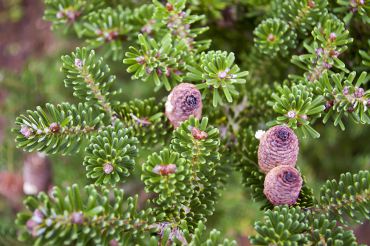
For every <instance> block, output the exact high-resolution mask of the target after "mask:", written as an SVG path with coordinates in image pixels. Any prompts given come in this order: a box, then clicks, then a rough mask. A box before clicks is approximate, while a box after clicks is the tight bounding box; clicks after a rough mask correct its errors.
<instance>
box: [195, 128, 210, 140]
mask: <svg viewBox="0 0 370 246" xmlns="http://www.w3.org/2000/svg"><path fill="white" fill-rule="evenodd" d="M191 135H193V137H194V138H195V139H197V140H203V139H206V138H207V137H208V134H207V133H206V132H205V131H201V130H199V129H198V128H196V127H193V128H192V129H191Z"/></svg>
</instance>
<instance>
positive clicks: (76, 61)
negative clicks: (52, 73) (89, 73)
mask: <svg viewBox="0 0 370 246" xmlns="http://www.w3.org/2000/svg"><path fill="white" fill-rule="evenodd" d="M75 66H76V67H77V68H78V69H82V66H83V62H82V60H81V59H78V58H76V59H75Z"/></svg>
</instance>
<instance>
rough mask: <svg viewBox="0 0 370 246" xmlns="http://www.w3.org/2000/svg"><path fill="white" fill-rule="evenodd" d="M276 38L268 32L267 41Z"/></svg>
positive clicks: (272, 40)
mask: <svg viewBox="0 0 370 246" xmlns="http://www.w3.org/2000/svg"><path fill="white" fill-rule="evenodd" d="M275 39H276V37H275V35H274V34H272V33H270V34H269V35H268V36H267V41H269V42H274V41H275Z"/></svg>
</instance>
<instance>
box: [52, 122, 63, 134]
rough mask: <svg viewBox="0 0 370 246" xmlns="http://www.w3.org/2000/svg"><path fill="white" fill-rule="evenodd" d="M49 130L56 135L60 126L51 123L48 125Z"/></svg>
mask: <svg viewBox="0 0 370 246" xmlns="http://www.w3.org/2000/svg"><path fill="white" fill-rule="evenodd" d="M49 130H50V131H51V132H52V133H58V132H59V131H60V125H59V124H58V123H55V122H53V123H51V124H50V126H49Z"/></svg>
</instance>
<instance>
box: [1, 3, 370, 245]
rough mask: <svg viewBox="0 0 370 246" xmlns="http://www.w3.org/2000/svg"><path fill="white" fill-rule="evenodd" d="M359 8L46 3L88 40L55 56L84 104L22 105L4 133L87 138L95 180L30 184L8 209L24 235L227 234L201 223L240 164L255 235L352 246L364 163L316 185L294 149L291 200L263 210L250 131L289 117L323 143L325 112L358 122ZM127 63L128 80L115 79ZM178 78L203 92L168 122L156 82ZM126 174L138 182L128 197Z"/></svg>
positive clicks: (364, 15)
mask: <svg viewBox="0 0 370 246" xmlns="http://www.w3.org/2000/svg"><path fill="white" fill-rule="evenodd" d="M144 3H145V4H144ZM368 5H369V3H368V1H350V3H349V2H345V1H341V0H338V1H336V3H334V2H330V3H329V2H328V1H327V0H303V1H299V0H292V1H291V0H289V1H288V0H283V1H278V0H273V1H265V0H241V1H218V0H212V1H202V0H196V1H195V0H189V1H186V0H180V1H176V0H169V1H168V2H163V1H157V0H153V1H130V0H127V1H116V0H104V1H85V0H56V1H49V0H45V6H46V10H45V19H46V20H48V21H50V22H51V23H52V27H53V28H54V29H65V30H67V31H68V30H70V29H69V28H68V27H73V30H70V31H71V32H70V35H71V36H72V35H76V36H77V37H78V38H80V39H82V40H83V41H84V44H82V46H86V47H83V48H76V50H75V51H74V52H72V53H71V54H68V55H64V56H62V59H61V60H62V69H61V70H62V72H63V73H64V76H65V78H64V85H65V87H67V89H71V91H72V93H73V95H74V96H75V98H74V99H72V100H80V101H81V102H80V103H78V102H76V103H74V104H70V103H61V104H50V103H47V104H46V106H45V107H44V108H41V107H36V110H34V111H32V110H28V111H26V113H23V114H21V115H20V116H19V117H18V118H17V119H16V122H15V127H14V129H13V133H14V134H15V135H16V141H17V145H18V147H19V148H21V149H23V150H25V151H30V152H31V151H39V152H45V153H47V154H62V155H67V154H69V155H70V154H75V153H76V152H78V151H79V150H81V149H84V150H85V152H84V153H82V154H83V158H84V159H83V163H82V164H83V165H84V166H85V169H86V177H87V178H88V179H89V180H88V181H89V182H94V183H95V184H94V185H88V186H85V187H84V188H83V189H82V190H81V191H80V190H79V187H78V185H72V186H71V187H67V188H65V189H64V188H62V187H54V189H53V190H52V191H51V192H50V194H46V193H40V194H39V195H38V196H34V197H32V196H31V197H27V198H26V200H25V205H26V207H27V209H26V210H25V211H22V212H21V213H19V214H18V219H17V224H18V226H19V228H20V233H19V235H20V239H22V240H25V241H26V242H27V243H34V244H36V245H60V244H67V245H74V244H76V245H90V244H94V245H153V246H154V245H181V244H182V245H236V242H235V241H232V240H228V239H224V237H223V232H219V231H216V230H214V229H211V230H209V231H207V230H206V229H205V223H207V222H208V223H210V224H212V220H214V219H215V218H217V203H218V201H222V200H223V197H221V194H222V190H223V189H224V188H225V187H227V185H229V184H231V183H233V182H239V180H238V179H237V178H236V179H235V180H233V179H234V178H235V177H238V174H240V176H241V182H242V183H243V185H244V188H245V190H246V193H247V196H248V197H251V198H252V200H253V201H254V202H257V204H258V206H260V210H262V211H263V212H261V213H263V214H264V217H263V219H258V220H257V222H256V223H255V225H254V228H255V234H254V235H252V236H251V237H250V241H251V243H253V244H258V245H271V244H273V245H304V244H312V245H357V242H356V238H355V236H354V234H353V232H352V231H351V227H350V226H351V225H352V224H355V223H362V222H364V221H365V220H368V219H369V210H370V207H369V183H370V176H369V172H368V171H358V172H357V173H345V174H342V175H341V176H340V178H339V181H336V180H329V181H326V183H325V184H323V185H322V186H321V192H320V195H319V197H316V196H315V194H317V193H318V192H315V190H316V188H317V187H318V183H319V182H320V180H316V179H315V175H317V174H318V173H319V172H320V170H313V169H315V168H312V167H311V165H313V164H311V163H309V162H307V161H305V159H304V157H302V156H304V155H307V152H302V154H301V156H300V158H299V160H298V163H297V166H296V168H297V169H298V170H299V173H302V176H303V177H302V179H303V187H302V188H301V191H300V194H299V197H298V200H297V202H296V203H295V204H294V205H292V206H290V207H288V206H275V207H274V205H273V204H271V203H270V202H269V201H268V200H267V199H266V197H265V195H264V180H265V174H264V173H263V172H261V171H260V170H259V166H258V157H257V153H258V147H259V140H258V138H257V137H259V135H261V134H262V133H263V130H267V128H269V127H271V126H274V125H287V126H288V127H290V128H292V129H293V130H294V131H295V132H296V133H297V135H298V136H299V141H300V145H305V144H306V143H307V142H306V141H308V140H310V139H311V141H312V138H315V139H319V140H315V141H321V142H322V143H325V141H324V139H322V138H320V133H322V132H323V131H324V130H326V129H329V128H328V125H326V126H325V128H324V126H323V124H327V123H328V122H329V121H333V123H334V124H333V125H334V126H335V127H337V126H339V128H340V129H342V130H345V126H346V125H347V124H348V125H350V123H349V122H348V121H351V123H354V124H362V125H368V124H369V123H370V116H369V110H368V107H369V106H370V92H369V86H368V85H367V81H368V80H369V76H368V74H367V72H366V70H368V68H369V64H370V63H369V61H370V59H369V52H368V46H366V42H364V41H367V42H370V41H369V40H370V36H369V33H370V32H367V27H366V24H368V23H369V6H368ZM206 31H207V32H206ZM68 37H70V36H68ZM211 41H212V44H211ZM369 44H370V43H369ZM211 45H212V46H211ZM210 47H211V48H210ZM93 49H96V53H95V51H94V50H93ZM103 57H105V59H103ZM112 61H113V62H112ZM117 61H121V62H117ZM122 62H123V64H122ZM108 64H109V65H108ZM111 69H112V72H111ZM113 74H116V75H117V78H118V79H117V81H116V76H115V75H113ZM356 74H357V77H356ZM129 76H131V80H133V81H124V79H127V77H129ZM138 80H142V81H146V82H148V83H152V84H146V85H143V86H142V87H140V88H145V89H146V90H148V91H149V93H148V94H150V96H151V97H150V98H141V97H140V98H134V99H133V100H130V101H128V100H126V98H123V96H122V95H123V94H122V93H121V92H122V90H125V92H127V93H131V92H132V97H135V96H136V93H134V91H131V90H132V88H135V89H136V88H139V87H136V84H137V83H139V82H138ZM0 82H1V80H0ZM183 82H186V83H191V84H194V85H196V87H197V88H198V89H199V90H200V91H201V93H202V105H203V111H202V117H198V116H197V117H198V118H196V117H194V116H193V115H192V116H190V117H189V118H188V119H187V120H185V121H183V122H182V123H181V124H180V126H178V127H177V128H176V127H173V126H171V125H170V124H169V122H168V120H167V116H166V113H167V111H166V107H168V105H166V103H165V101H166V97H165V95H167V94H168V92H169V91H170V90H171V89H173V88H174V87H175V86H177V85H178V84H180V83H183ZM121 89H122V90H121ZM153 89H154V92H155V94H154V95H153V94H152V90H153ZM57 92H58V91H57ZM72 93H71V94H72ZM143 97H144V96H143ZM145 97H147V95H145ZM52 99H53V102H54V99H55V98H52ZM57 99H58V100H59V99H60V98H57ZM58 100H55V101H58ZM68 100H69V99H68ZM0 103H1V102H0ZM165 112H166V113H165ZM176 113H178V112H176ZM319 132H320V133H319ZM338 132H339V131H338ZM337 134H339V133H337ZM354 134H355V133H354ZM359 134H361V133H359ZM282 137H284V136H282ZM307 139H308V140H307ZM316 143H317V142H315V144H316ZM338 144H339V143H338ZM354 148H355V147H354ZM323 149H326V146H324V148H323ZM313 152H315V151H313ZM316 152H317V154H318V155H319V154H320V155H327V153H326V151H325V150H320V151H316ZM274 154H279V153H274ZM340 154H341V153H336V155H338V156H339V155H340ZM364 158H365V161H366V160H369V156H368V155H367V156H365V157H364ZM366 158H367V159H366ZM76 159H78V158H76ZM320 164H321V165H325V164H326V163H320ZM365 168H366V166H365ZM70 169H74V168H70ZM343 169H345V167H344V168H343ZM317 176H318V175H317ZM329 176H330V175H329ZM128 180H129V181H130V182H127V181H128ZM125 182H127V183H126V184H124V185H122V183H125ZM131 184H133V186H135V185H137V184H138V185H137V186H139V187H140V189H141V190H142V191H141V192H140V197H139V196H138V195H135V194H134V193H137V191H136V190H135V189H131V186H130V185H131ZM63 185H64V184H63ZM122 187H124V189H125V190H128V195H126V194H125V192H124V191H123V189H122ZM130 189H131V190H130ZM132 190H134V191H132ZM227 192H229V191H226V192H225V193H227ZM131 193H132V194H131ZM226 195H227V194H226ZM246 203H248V202H246ZM215 212H216V216H215V215H214V213H215ZM0 229H1V227H0ZM1 234H2V233H1V230H0V235H1Z"/></svg>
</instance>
